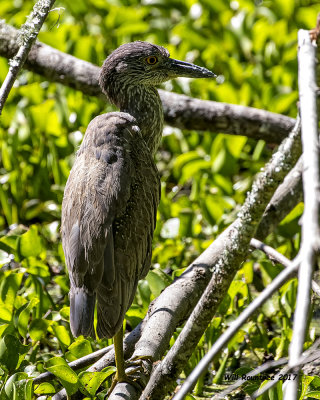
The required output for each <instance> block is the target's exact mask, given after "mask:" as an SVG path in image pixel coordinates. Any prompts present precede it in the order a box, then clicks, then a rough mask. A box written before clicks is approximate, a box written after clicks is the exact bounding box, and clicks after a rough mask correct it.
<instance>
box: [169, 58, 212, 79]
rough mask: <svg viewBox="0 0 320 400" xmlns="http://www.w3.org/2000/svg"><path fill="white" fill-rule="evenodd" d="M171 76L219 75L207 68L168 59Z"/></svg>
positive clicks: (206, 76)
mask: <svg viewBox="0 0 320 400" xmlns="http://www.w3.org/2000/svg"><path fill="white" fill-rule="evenodd" d="M168 64H169V65H168V67H169V71H170V76H171V78H177V77H178V76H184V77H187V78H215V77H216V76H217V75H216V74H214V73H213V72H211V71H209V70H208V69H206V68H203V67H199V66H198V65H194V64H191V63H187V62H184V61H180V60H174V59H173V58H169V59H168Z"/></svg>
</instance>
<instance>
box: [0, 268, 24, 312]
mask: <svg viewBox="0 0 320 400" xmlns="http://www.w3.org/2000/svg"><path fill="white" fill-rule="evenodd" d="M22 278H23V273H22V272H16V271H10V272H9V273H8V274H6V276H5V278H4V279H2V282H1V284H0V299H1V301H2V302H3V303H5V304H7V305H8V307H10V308H11V310H12V306H13V304H14V300H15V297H16V294H17V291H18V290H19V288H20V285H21V281H22Z"/></svg>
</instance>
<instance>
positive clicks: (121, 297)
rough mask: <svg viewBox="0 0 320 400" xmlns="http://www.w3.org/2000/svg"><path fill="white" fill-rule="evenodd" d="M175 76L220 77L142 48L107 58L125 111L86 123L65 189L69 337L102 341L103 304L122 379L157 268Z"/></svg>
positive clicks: (112, 88)
mask: <svg viewBox="0 0 320 400" xmlns="http://www.w3.org/2000/svg"><path fill="white" fill-rule="evenodd" d="M176 77H190V78H212V77H215V74H214V73H213V72H211V71H209V70H208V69H206V68H203V67H200V66H197V65H194V64H191V63H188V62H184V61H179V60H175V59H173V58H170V54H169V52H168V51H167V50H166V49H165V48H164V47H161V46H157V45H155V44H151V43H148V42H142V41H136V42H132V43H127V44H123V45H121V46H120V47H118V48H117V49H116V50H115V51H113V52H112V53H111V54H110V55H109V56H108V57H107V59H106V60H105V61H104V63H103V66H102V68H101V71H100V76H99V84H100V87H101V90H102V92H103V93H104V94H105V95H106V96H107V98H108V99H109V100H110V102H111V103H113V104H114V105H115V106H116V107H118V108H119V109H120V112H110V113H107V114H102V115H99V116H97V117H95V118H94V119H93V120H92V121H91V122H90V123H89V125H88V127H87V130H86V133H85V135H84V139H83V141H82V144H81V146H80V148H79V150H78V152H77V155H76V159H75V162H74V165H73V167H72V169H71V172H70V175H69V178H68V180H67V183H66V187H65V191H64V197H63V202H62V219H61V234H62V246H63V250H64V254H65V259H66V264H67V268H68V272H69V278H70V293H69V299H70V327H71V332H72V334H73V336H74V337H77V336H79V335H84V336H91V337H95V328H94V315H95V307H96V309H97V324H96V333H97V335H98V337H99V338H112V337H113V338H114V348H115V361H116V367H117V371H116V376H115V380H116V381H118V382H124V381H128V380H127V379H128V377H127V376H126V372H125V363H124V357H123V342H122V340H123V333H122V325H123V320H124V316H125V313H126V311H127V310H128V308H129V307H130V305H131V303H132V301H133V298H134V295H135V292H136V289H137V285H138V281H139V279H143V278H144V277H145V276H146V275H147V273H148V271H149V268H150V265H151V255H152V239H153V232H154V229H155V225H156V215H157V207H158V204H159V201H160V178H159V173H158V170H157V167H156V164H155V161H154V155H155V153H156V151H157V149H158V146H159V144H160V141H161V136H162V129H163V124H164V116H163V109H162V104H161V100H160V96H159V94H158V91H157V89H156V86H157V85H159V84H161V83H162V82H165V81H167V80H169V79H172V78H176Z"/></svg>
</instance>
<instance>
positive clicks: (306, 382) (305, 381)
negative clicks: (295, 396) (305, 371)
mask: <svg viewBox="0 0 320 400" xmlns="http://www.w3.org/2000/svg"><path fill="white" fill-rule="evenodd" d="M313 379H314V377H313V376H306V375H303V376H302V379H301V394H300V398H299V400H303V399H305V395H306V394H307V391H308V389H309V386H310V383H311V382H312V381H313Z"/></svg>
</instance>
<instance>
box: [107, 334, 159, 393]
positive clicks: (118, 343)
mask: <svg viewBox="0 0 320 400" xmlns="http://www.w3.org/2000/svg"><path fill="white" fill-rule="evenodd" d="M113 344H114V353H115V361H116V367H117V371H116V374H115V376H114V378H113V380H112V383H111V387H110V389H109V391H108V393H107V396H110V394H111V393H112V391H113V389H114V388H115V386H116V384H117V383H119V382H127V383H130V384H131V385H133V386H134V387H136V388H137V389H138V390H141V388H142V387H144V386H145V385H146V382H144V383H143V382H141V383H140V382H139V375H135V373H136V372H139V371H141V372H144V371H145V368H144V365H143V360H150V359H151V357H144V356H142V357H136V358H133V359H130V360H128V361H127V362H125V360H124V354H123V333H122V329H120V330H119V331H118V332H117V333H116V334H115V336H114V337H113ZM151 364H152V363H151ZM126 367H129V369H128V372H127V373H126V371H125V368H126ZM141 384H142V386H141Z"/></svg>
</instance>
